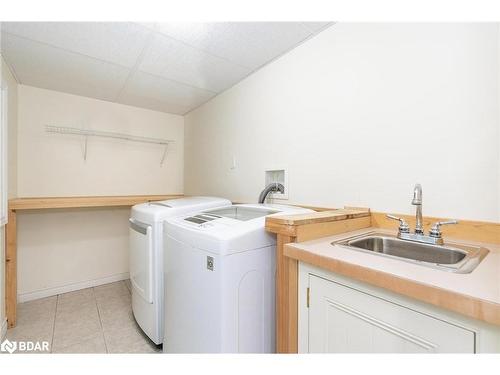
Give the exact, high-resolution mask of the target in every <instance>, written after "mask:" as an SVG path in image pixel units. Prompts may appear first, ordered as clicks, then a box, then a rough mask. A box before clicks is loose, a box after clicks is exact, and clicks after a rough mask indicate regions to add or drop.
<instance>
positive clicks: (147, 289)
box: [129, 197, 231, 344]
mask: <svg viewBox="0 0 500 375" xmlns="http://www.w3.org/2000/svg"><path fill="white" fill-rule="evenodd" d="M229 205H231V202H230V201H228V200H226V199H222V198H213V197H186V198H179V199H171V200H165V201H159V202H149V203H143V204H138V205H135V206H133V207H132V210H131V215H130V216H131V217H130V219H129V225H130V230H129V233H130V246H129V251H130V254H129V263H130V282H131V284H132V310H133V313H134V317H135V320H136V321H137V323H138V324H139V326H140V327H141V328H142V330H143V331H144V332H145V333H146V335H148V337H149V338H150V339H151V340H152V341H153V342H154V343H156V344H161V343H162V342H163V308H164V307H163V306H164V300H163V222H164V220H165V219H167V218H171V217H174V216H179V215H186V214H188V213H191V212H196V211H201V210H205V209H208V208H214V207H223V206H229Z"/></svg>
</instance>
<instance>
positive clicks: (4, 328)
mask: <svg viewBox="0 0 500 375" xmlns="http://www.w3.org/2000/svg"><path fill="white" fill-rule="evenodd" d="M5 336H7V318H4V320H3V322H2V327H1V328H0V342H2V341H3V339H4V338H5Z"/></svg>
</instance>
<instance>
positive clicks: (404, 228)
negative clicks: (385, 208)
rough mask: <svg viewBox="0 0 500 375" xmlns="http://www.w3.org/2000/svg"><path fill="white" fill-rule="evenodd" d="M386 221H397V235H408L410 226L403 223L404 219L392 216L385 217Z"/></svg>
mask: <svg viewBox="0 0 500 375" xmlns="http://www.w3.org/2000/svg"><path fill="white" fill-rule="evenodd" d="M385 216H386V217H387V218H388V219H392V220H399V229H398V230H399V233H410V226H409V225H408V223H407V222H406V221H405V219H403V218H400V217H397V216H394V215H385Z"/></svg>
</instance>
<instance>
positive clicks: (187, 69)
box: [139, 34, 251, 92]
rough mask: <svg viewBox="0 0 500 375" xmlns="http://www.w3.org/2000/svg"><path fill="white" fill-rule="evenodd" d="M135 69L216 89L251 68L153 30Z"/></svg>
mask: <svg viewBox="0 0 500 375" xmlns="http://www.w3.org/2000/svg"><path fill="white" fill-rule="evenodd" d="M139 70H141V71H143V72H147V73H151V74H154V75H158V76H161V77H164V78H168V79H172V80H175V81H178V82H182V83H186V84H188V85H191V86H195V87H199V88H202V89H205V90H210V91H213V92H220V91H222V90H224V89H226V88H228V87H229V86H231V85H233V84H234V83H235V82H238V81H239V80H241V79H242V78H244V77H245V76H247V75H248V74H249V73H250V72H251V70H250V69H248V68H244V67H241V66H238V65H236V64H234V63H231V62H228V61H226V60H224V59H221V58H219V57H215V56H212V55H210V54H207V53H205V52H203V51H201V50H199V49H196V48H193V47H191V46H189V45H186V44H185V43H183V42H180V41H178V40H175V39H172V38H169V37H166V36H163V35H161V34H157V35H156V36H155V38H154V40H153V41H152V44H151V46H150V48H149V49H148V51H147V53H146V54H145V56H144V58H143V60H142V63H141V65H140V66H139Z"/></svg>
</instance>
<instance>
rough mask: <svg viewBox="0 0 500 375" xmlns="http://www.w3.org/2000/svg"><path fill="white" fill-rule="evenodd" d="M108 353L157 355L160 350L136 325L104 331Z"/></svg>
mask: <svg viewBox="0 0 500 375" xmlns="http://www.w3.org/2000/svg"><path fill="white" fill-rule="evenodd" d="M104 339H105V340H106V346H107V348H108V353H157V352H159V351H160V349H159V348H158V347H157V346H156V345H155V344H154V343H153V342H152V341H151V340H149V338H148V337H147V336H146V335H145V334H144V333H143V332H142V331H141V329H140V328H139V326H137V325H136V324H134V325H130V326H129V327H122V328H117V329H115V330H110V331H107V330H105V331H104Z"/></svg>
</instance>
